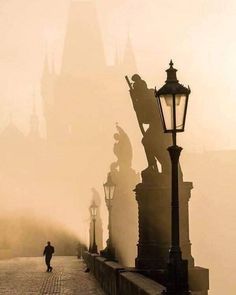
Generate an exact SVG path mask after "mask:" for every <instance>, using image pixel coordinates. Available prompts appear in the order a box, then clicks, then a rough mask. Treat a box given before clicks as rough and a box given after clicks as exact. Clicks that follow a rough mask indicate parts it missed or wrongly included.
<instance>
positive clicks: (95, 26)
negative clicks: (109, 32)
mask: <svg viewBox="0 0 236 295" xmlns="http://www.w3.org/2000/svg"><path fill="white" fill-rule="evenodd" d="M105 66H106V61H105V54H104V48H103V41H102V35H101V32H100V28H99V23H98V19H97V13H96V9H95V4H94V3H93V2H92V1H85V2H82V1H78V2H75V1H72V2H71V5H70V11H69V17H68V24H67V29H66V37H65V44H64V52H63V59H62V66H61V73H62V74H67V75H71V76H74V77H79V76H81V75H87V74H90V75H91V73H94V74H95V75H96V72H99V71H102V70H104V68H105ZM95 71H96V72H95Z"/></svg>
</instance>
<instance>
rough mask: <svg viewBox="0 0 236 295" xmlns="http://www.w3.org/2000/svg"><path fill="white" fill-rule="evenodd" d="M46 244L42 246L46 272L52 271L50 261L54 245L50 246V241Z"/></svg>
mask: <svg viewBox="0 0 236 295" xmlns="http://www.w3.org/2000/svg"><path fill="white" fill-rule="evenodd" d="M47 244H48V245H47V246H46V247H45V248H44V251H43V255H45V263H46V265H47V272H51V271H52V267H51V265H50V261H51V259H52V254H53V253H54V247H53V246H51V243H50V242H48V243H47Z"/></svg>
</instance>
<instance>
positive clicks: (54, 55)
mask: <svg viewBox="0 0 236 295" xmlns="http://www.w3.org/2000/svg"><path fill="white" fill-rule="evenodd" d="M190 2H191V3H190ZM235 10H236V3H235V1H232V0H230V1H227V3H226V2H225V1H221V0H211V1H203V0H200V1H186V0H182V1H176V2H173V1H170V0H166V1H153V0H147V1H141V0H116V1H109V0H101V1H70V0H50V1H48V0H41V1H36V0H34V1H32V0H21V1H18V0H8V1H4V0H1V1H0V12H1V18H0V35H1V41H2V42H1V44H2V45H1V47H0V86H1V100H0V130H1V132H0V180H1V185H0V222H1V223H0V228H1V232H3V233H4V235H3V237H1V239H0V241H2V244H3V245H5V246H4V247H3V246H2V248H4V249H13V250H12V253H13V252H14V255H23V256H24V255H27V254H26V253H29V254H30V255H40V254H41V252H40V251H41V247H43V246H44V244H45V242H46V241H47V240H50V239H52V240H54V241H55V243H56V245H57V248H58V253H61V254H67V253H68V254H72V253H73V251H74V250H73V249H75V248H76V246H75V245H76V243H77V241H78V240H82V241H83V242H85V243H88V235H89V223H90V220H89V210H88V208H89V205H90V202H91V199H92V197H93V193H92V191H91V189H92V188H95V189H96V190H97V191H98V193H99V194H100V198H101V208H100V210H101V218H102V224H103V232H104V241H105V239H106V237H107V232H106V226H107V210H106V207H105V202H104V193H103V188H102V184H103V183H104V182H105V180H106V175H107V172H109V169H110V164H111V163H112V162H114V161H115V160H116V157H115V155H114V153H113V146H114V143H115V139H114V138H113V134H114V133H116V132H117V130H116V123H119V126H121V127H122V128H123V129H124V130H125V132H126V133H127V134H128V136H129V138H130V141H131V144H132V148H133V162H132V168H133V169H134V170H135V173H137V175H138V173H140V172H141V171H142V170H143V169H145V168H146V166H147V163H146V160H145V153H144V150H143V146H142V144H141V138H142V136H141V133H140V131H139V127H138V123H137V120H136V117H135V113H134V110H133V107H132V103H131V100H130V97H129V93H128V85H127V84H126V81H125V79H124V76H125V75H126V74H127V75H128V76H129V77H131V75H132V74H134V73H135V72H138V73H139V74H140V75H141V76H142V78H143V79H144V80H146V82H147V84H148V86H149V87H150V88H154V87H155V86H157V88H158V87H160V86H162V84H164V81H165V79H166V73H165V70H166V69H167V68H168V63H169V60H170V59H171V58H172V59H173V61H174V66H175V68H177V69H178V78H179V81H180V83H183V84H185V85H188V84H189V85H190V88H191V90H192V93H191V96H190V100H189V109H188V114H187V123H186V132H185V133H183V134H181V135H179V136H178V142H179V144H180V145H181V146H182V147H183V148H184V151H183V156H182V158H181V162H182V169H183V174H184V179H185V180H186V181H192V182H193V185H194V189H193V192H192V198H191V200H190V237H191V242H192V249H193V255H194V258H195V261H196V263H197V265H201V266H204V267H207V268H209V269H210V291H211V292H210V294H212V295H213V294H214V295H219V294H222V293H223V292H224V293H225V292H227V294H230V295H231V294H232V295H233V294H234V293H235V291H236V287H235V285H234V284H233V282H234V277H233V263H234V261H235V259H236V258H235V253H234V252H235V251H234V241H235V240H236V238H235V218H234V211H235V205H236V203H235V198H234V190H235V182H234V171H235V167H236V160H235V154H236V136H235V130H234V129H235V126H236V116H235V112H234V107H235V93H236V86H235V83H234V80H233V79H234V72H235V66H236V62H235V59H234V54H235V50H236V41H235V39H234V38H232V36H234V31H233V30H234V28H235ZM81 11H82V12H81ZM231 128H232V130H231ZM137 179H138V177H137ZM130 197H131V198H134V196H133V195H131V196H130ZM132 206H134V202H133V205H132ZM19 228H20V230H19ZM59 229H60V230H59ZM35 235H37V236H38V237H39V238H38V239H36V240H35V239H34V237H35ZM0 248H1V245H0ZM16 248H17V250H16ZM25 249H29V250H26V251H25ZM63 249H64V250H63ZM65 249H69V250H68V252H67V250H65ZM4 251H5V250H4ZM4 251H1V253H3V252H4ZM39 252H40V253H39ZM75 252H76V251H75ZM4 253H5V254H6V255H8V254H9V253H8V254H7V252H6V251H5V252H4ZM37 253H39V254H37ZM9 255H10V254H9ZM133 256H134V257H135V253H134V254H133Z"/></svg>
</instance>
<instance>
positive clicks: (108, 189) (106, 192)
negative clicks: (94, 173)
mask: <svg viewBox="0 0 236 295" xmlns="http://www.w3.org/2000/svg"><path fill="white" fill-rule="evenodd" d="M104 192H105V199H106V200H109V198H110V187H109V186H108V185H104Z"/></svg>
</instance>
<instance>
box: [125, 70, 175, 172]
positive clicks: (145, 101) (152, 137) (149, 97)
mask: <svg viewBox="0 0 236 295" xmlns="http://www.w3.org/2000/svg"><path fill="white" fill-rule="evenodd" d="M125 78H126V81H127V82H128V84H129V87H130V90H129V92H130V96H131V99H132V102H133V107H134V110H135V112H136V115H137V119H138V123H139V127H140V130H141V132H142V135H143V139H142V144H143V146H144V150H145V153H146V157H147V162H148V168H147V169H146V171H147V172H156V173H160V172H162V173H163V174H169V173H170V159H169V155H168V152H167V150H166V149H167V147H168V146H170V145H171V137H170V135H169V134H164V131H163V127H162V123H161V117H160V113H159V109H158V106H157V101H156V98H155V95H154V89H148V87H147V83H146V82H145V81H144V80H142V79H141V77H140V76H139V75H138V74H135V75H133V76H132V81H133V83H131V82H130V81H129V79H128V77H127V76H126V77H125ZM145 125H148V128H147V129H146V130H145V128H144V127H145ZM157 161H158V162H159V163H160V165H161V170H162V171H159V169H158V165H157Z"/></svg>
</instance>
